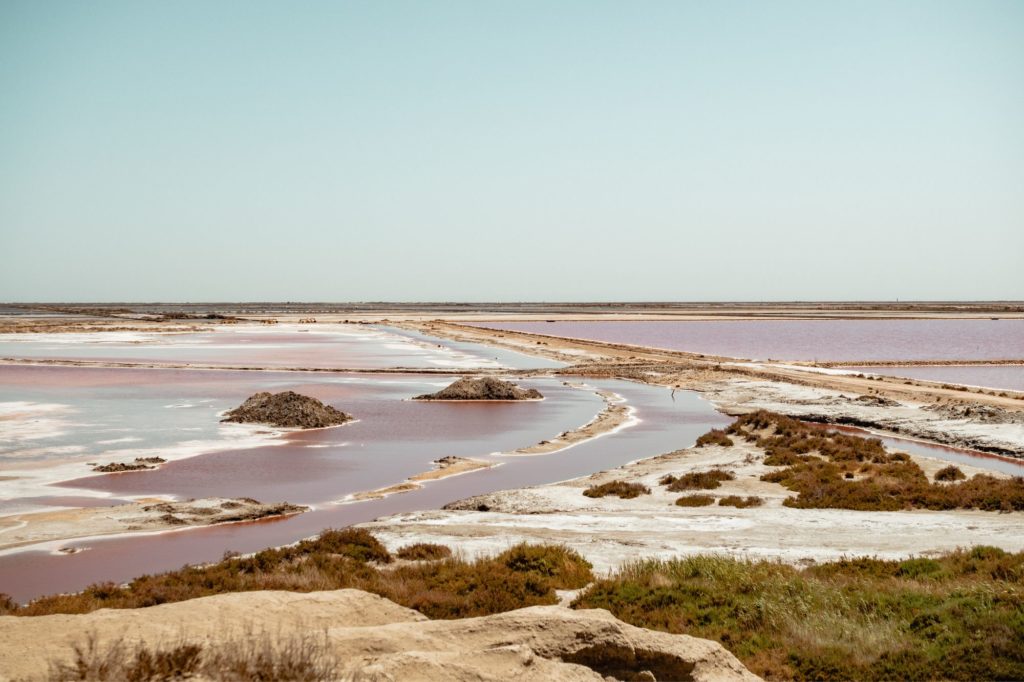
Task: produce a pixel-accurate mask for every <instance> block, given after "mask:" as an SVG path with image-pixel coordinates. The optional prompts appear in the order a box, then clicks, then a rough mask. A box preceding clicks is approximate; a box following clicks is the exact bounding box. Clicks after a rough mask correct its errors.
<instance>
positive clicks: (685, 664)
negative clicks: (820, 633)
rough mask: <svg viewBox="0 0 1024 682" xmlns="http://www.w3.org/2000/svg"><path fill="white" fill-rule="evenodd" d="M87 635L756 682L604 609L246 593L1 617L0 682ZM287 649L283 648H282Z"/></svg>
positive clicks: (39, 672) (577, 678)
mask: <svg viewBox="0 0 1024 682" xmlns="http://www.w3.org/2000/svg"><path fill="white" fill-rule="evenodd" d="M87 634H91V635H92V636H93V638H94V640H95V641H96V643H97V644H98V645H99V647H101V650H103V649H105V648H106V647H109V645H110V644H111V643H113V642H117V641H121V642H124V643H125V644H127V645H129V646H132V645H134V644H137V643H146V644H148V645H149V646H150V647H160V646H164V647H170V646H174V645H175V644H181V643H186V642H189V643H191V642H194V643H199V644H201V645H203V646H204V647H205V648H206V649H207V650H217V649H225V648H228V647H233V646H237V645H238V642H239V641H241V640H252V639H253V638H259V637H261V636H263V637H266V638H267V641H268V643H269V645H270V646H274V643H275V642H287V641H288V640H289V638H295V637H303V636H305V637H310V635H313V642H316V643H322V646H323V649H324V650H325V651H326V652H327V653H328V654H329V655H331V656H332V657H333V658H334V659H335V660H336V661H337V662H338V664H339V666H340V669H339V670H338V671H337V675H338V677H337V679H339V680H423V681H430V682H435V681H436V682H463V681H464V682H470V681H472V682H505V681H506V680H517V681H519V682H547V681H548V680H564V681H565V682H602V681H603V680H605V679H608V678H607V677H606V675H612V676H613V677H612V679H631V678H633V674H635V673H637V672H640V671H650V672H649V673H648V676H645V677H637V678H635V679H658V680H682V679H690V680H694V681H695V682H711V681H712V680H720V681H722V682H726V681H729V680H745V681H749V682H753V681H754V680H757V679H758V678H757V677H756V676H754V675H753V674H751V673H750V672H749V671H747V669H746V668H744V667H743V665H742V664H741V663H740V662H739V661H738V660H737V659H736V657H735V656H733V655H732V654H731V653H729V652H728V651H726V650H725V648H724V647H722V646H721V645H720V644H718V643H717V642H712V641H709V640H704V639H698V638H696V637H690V636H687V635H671V634H668V633H664V632H654V631H650V630H644V629H642V628H637V627H634V626H631V625H627V624H626V623H623V622H621V621H619V620H617V619H615V618H614V617H613V616H612V615H611V614H610V613H608V612H607V611H604V610H600V609H585V610H578V611H574V610H570V609H566V608H563V607H560V606H534V607H531V608H526V609H519V610H516V611H510V612H507V613H501V614H497V615H493V616H485V617H481V618H467V619H464V620H434V621H431V620H427V619H426V618H425V617H424V616H422V615H421V614H419V613H417V612H415V611H412V610H410V609H406V608H403V607H401V606H398V605H397V604H394V603H392V602H390V601H388V600H386V599H384V598H382V597H378V596H376V595H372V594H368V593H366V592H361V591H359V590H336V591H331V592H312V593H307V594H301V593H294V592H276V591H265V592H248V593H241V594H224V595H216V596H212V597H203V598H199V599H192V600H189V601H185V602H180V603H176V604H161V605H159V606H152V607H149V608H146V609H103V610H100V611H95V612H93V613H88V614H82V615H54V616H37V617H31V618H19V617H15V616H3V617H0V679H14V678H21V679H33V680H35V679H49V671H50V668H49V666H50V662H51V661H55V660H59V661H61V662H64V661H69V659H70V656H71V653H72V649H71V647H72V645H74V644H79V645H81V644H84V642H85V638H86V636H87ZM278 646H280V644H278Z"/></svg>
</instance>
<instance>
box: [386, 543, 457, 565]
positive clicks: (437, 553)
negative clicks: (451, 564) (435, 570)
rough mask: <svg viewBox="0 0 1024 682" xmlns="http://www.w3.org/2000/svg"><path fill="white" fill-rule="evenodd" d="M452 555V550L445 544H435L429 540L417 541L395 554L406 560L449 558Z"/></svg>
mask: <svg viewBox="0 0 1024 682" xmlns="http://www.w3.org/2000/svg"><path fill="white" fill-rule="evenodd" d="M451 555H452V550H450V549H448V548H447V547H445V546H444V545H435V544H432V543H429V542H417V543H416V544H415V545H409V546H407V547H402V548H401V549H400V550H398V551H397V552H395V556H397V557H398V558H399V559H405V560H406V561H437V560H438V559H447V558H448V557H450V556H451Z"/></svg>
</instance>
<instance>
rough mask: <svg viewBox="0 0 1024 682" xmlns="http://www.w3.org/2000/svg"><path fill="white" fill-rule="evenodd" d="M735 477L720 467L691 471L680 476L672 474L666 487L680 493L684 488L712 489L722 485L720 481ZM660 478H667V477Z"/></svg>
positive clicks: (730, 479)
mask: <svg viewBox="0 0 1024 682" xmlns="http://www.w3.org/2000/svg"><path fill="white" fill-rule="evenodd" d="M735 478H736V475H735V474H733V473H732V472H731V471H723V470H722V469H712V470H710V471H692V472H690V473H688V474H683V475H682V476H673V477H672V479H671V481H669V483H668V488H667V489H668V490H669V491H670V492H673V493H680V492H683V491H684V490H714V489H715V488H718V487H720V486H721V485H722V481H732V480H734V479H735ZM662 480H667V478H663V479H662Z"/></svg>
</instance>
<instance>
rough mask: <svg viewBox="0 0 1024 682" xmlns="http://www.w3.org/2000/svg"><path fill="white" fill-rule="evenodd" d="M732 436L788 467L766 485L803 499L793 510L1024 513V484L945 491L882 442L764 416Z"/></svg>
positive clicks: (791, 501)
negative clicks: (974, 510)
mask: <svg viewBox="0 0 1024 682" xmlns="http://www.w3.org/2000/svg"><path fill="white" fill-rule="evenodd" d="M729 433H731V434H733V435H736V436H741V437H743V438H746V439H747V440H749V441H753V442H755V443H756V444H757V446H758V447H760V448H762V449H763V450H764V451H765V453H766V455H767V456H766V457H765V460H764V463H765V464H767V465H769V466H778V467H783V468H782V469H779V470H778V471H773V472H771V473H769V474H765V475H764V476H762V480H765V481H771V482H774V483H781V484H782V485H784V486H786V487H787V488H789V489H790V490H792V491H794V492H796V493H797V496H796V497H791V498H788V499H787V500H786V501H785V502H784V504H786V505H787V506H790V507H799V508H816V509H822V508H832V509H857V510H877V511H895V510H899V509H937V510H941V509H982V510H986V511H1021V510H1024V478H1021V477H1015V478H1010V479H1002V478H996V477H995V476H990V475H988V474H978V475H976V476H974V477H972V478H971V479H969V480H964V481H962V482H960V483H949V484H942V485H939V484H936V483H932V482H930V481H929V480H928V477H927V476H926V475H925V473H924V471H922V469H921V467H919V466H918V465H917V464H915V463H914V462H912V461H911V459H910V457H909V456H908V455H906V454H905V453H902V452H896V453H889V452H888V451H886V449H885V447H884V446H883V445H882V441H881V440H879V439H878V438H861V437H859V436H852V435H848V434H844V433H838V432H836V431H828V430H823V429H820V428H816V427H814V426H811V425H809V424H805V423H803V422H800V421H797V420H796V419H791V418H789V417H785V416H783V415H779V414H774V413H771V412H766V411H763V410H762V411H758V412H754V413H752V414H748V415H745V416H743V417H740V418H739V419H737V420H736V422H734V423H733V424H732V426H730V427H729ZM851 475H852V477H851ZM945 475H953V476H955V473H954V474H945ZM961 475H962V474H961Z"/></svg>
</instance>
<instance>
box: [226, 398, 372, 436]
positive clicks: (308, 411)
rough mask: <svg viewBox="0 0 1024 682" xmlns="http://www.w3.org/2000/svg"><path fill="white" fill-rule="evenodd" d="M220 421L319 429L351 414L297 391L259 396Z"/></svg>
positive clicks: (250, 399)
mask: <svg viewBox="0 0 1024 682" xmlns="http://www.w3.org/2000/svg"><path fill="white" fill-rule="evenodd" d="M221 421H224V422H235V423H238V424H270V425H271V426H279V427H289V428H291V427H298V428H300V429H320V428H323V427H325V426H337V425H338V424H344V423H345V422H348V421H352V415H350V414H345V413H344V412H342V411H341V410H337V409H335V408H333V407H331V406H330V405H324V404H323V403H322V402H320V401H319V400H317V399H316V398H310V397H309V396H305V395H299V394H298V393H295V392H294V391H284V392H282V393H266V392H263V393H256V394H255V395H253V396H251V397H250V398H249V399H248V400H246V401H245V402H244V403H242V405H241V406H240V407H236V408H235V409H233V410H231V411H230V412H228V413H227V416H226V417H224V419H222V420H221Z"/></svg>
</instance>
